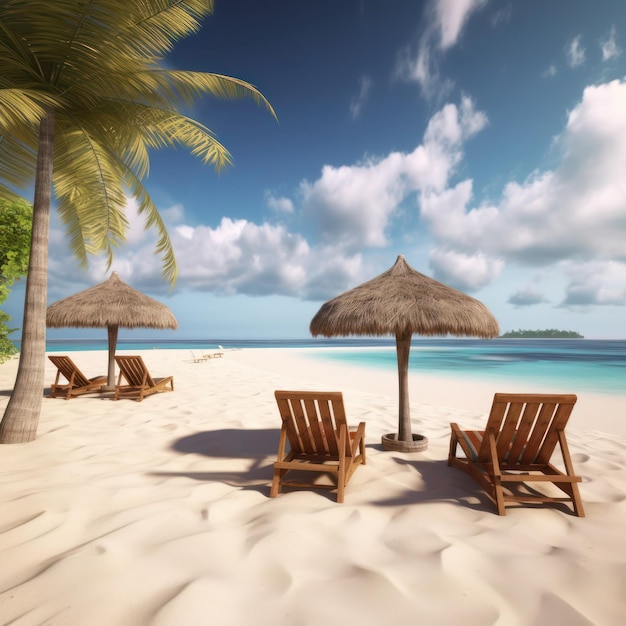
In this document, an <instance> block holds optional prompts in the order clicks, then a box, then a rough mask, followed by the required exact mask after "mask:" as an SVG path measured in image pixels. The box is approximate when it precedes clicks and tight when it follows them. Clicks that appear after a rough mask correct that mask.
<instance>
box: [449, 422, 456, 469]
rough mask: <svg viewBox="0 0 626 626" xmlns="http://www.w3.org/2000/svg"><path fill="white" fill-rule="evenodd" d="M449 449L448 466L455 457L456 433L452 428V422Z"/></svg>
mask: <svg viewBox="0 0 626 626" xmlns="http://www.w3.org/2000/svg"><path fill="white" fill-rule="evenodd" d="M450 429H451V432H450V449H449V451H448V466H451V465H452V459H453V458H455V457H456V444H457V435H456V431H455V430H454V424H450Z"/></svg>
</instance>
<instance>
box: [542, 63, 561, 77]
mask: <svg viewBox="0 0 626 626" xmlns="http://www.w3.org/2000/svg"><path fill="white" fill-rule="evenodd" d="M557 72H558V69H557V67H556V65H554V64H552V65H550V66H549V67H548V68H547V69H546V70H545V71H544V73H543V74H542V76H543V77H544V78H551V77H552V76H556V75H557Z"/></svg>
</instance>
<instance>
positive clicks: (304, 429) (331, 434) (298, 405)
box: [274, 391, 351, 457]
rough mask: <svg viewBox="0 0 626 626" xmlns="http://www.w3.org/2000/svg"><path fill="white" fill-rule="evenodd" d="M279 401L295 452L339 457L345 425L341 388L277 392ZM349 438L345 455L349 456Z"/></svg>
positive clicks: (291, 445) (290, 442)
mask: <svg viewBox="0 0 626 626" xmlns="http://www.w3.org/2000/svg"><path fill="white" fill-rule="evenodd" d="M274 395H275V396H276V402H277V403H278V410H279V412H280V417H281V419H282V421H283V424H284V426H285V428H286V430H287V439H288V440H289V446H290V448H291V451H292V452H295V453H297V454H300V453H302V454H316V455H325V456H333V457H336V456H337V455H338V454H339V428H340V427H341V426H342V425H343V426H346V435H347V434H348V428H347V424H346V412H345V409H344V406H343V395H342V394H341V392H340V391H324V392H321V391H275V392H274ZM350 455H351V452H350V442H349V438H348V437H346V456H350Z"/></svg>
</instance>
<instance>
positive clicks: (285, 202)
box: [265, 192, 294, 214]
mask: <svg viewBox="0 0 626 626" xmlns="http://www.w3.org/2000/svg"><path fill="white" fill-rule="evenodd" d="M265 201H266V203H267V206H268V207H269V208H270V209H272V210H273V211H275V212H276V213H282V214H291V213H293V212H294V207H293V202H292V201H291V200H290V199H289V198H285V197H284V196H281V197H277V196H275V195H273V194H272V193H270V192H266V194H265Z"/></svg>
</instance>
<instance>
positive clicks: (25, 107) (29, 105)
mask: <svg viewBox="0 0 626 626" xmlns="http://www.w3.org/2000/svg"><path fill="white" fill-rule="evenodd" d="M2 82H3V81H2V79H0V132H6V131H7V130H9V129H14V128H15V129H17V128H20V127H23V126H24V125H27V126H33V128H38V127H39V122H40V121H41V118H42V117H43V116H44V115H45V114H46V107H53V108H54V107H57V106H59V105H60V103H61V101H60V99H59V98H55V97H53V96H50V95H48V94H45V93H40V92H38V91H36V90H34V89H10V88H2Z"/></svg>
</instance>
